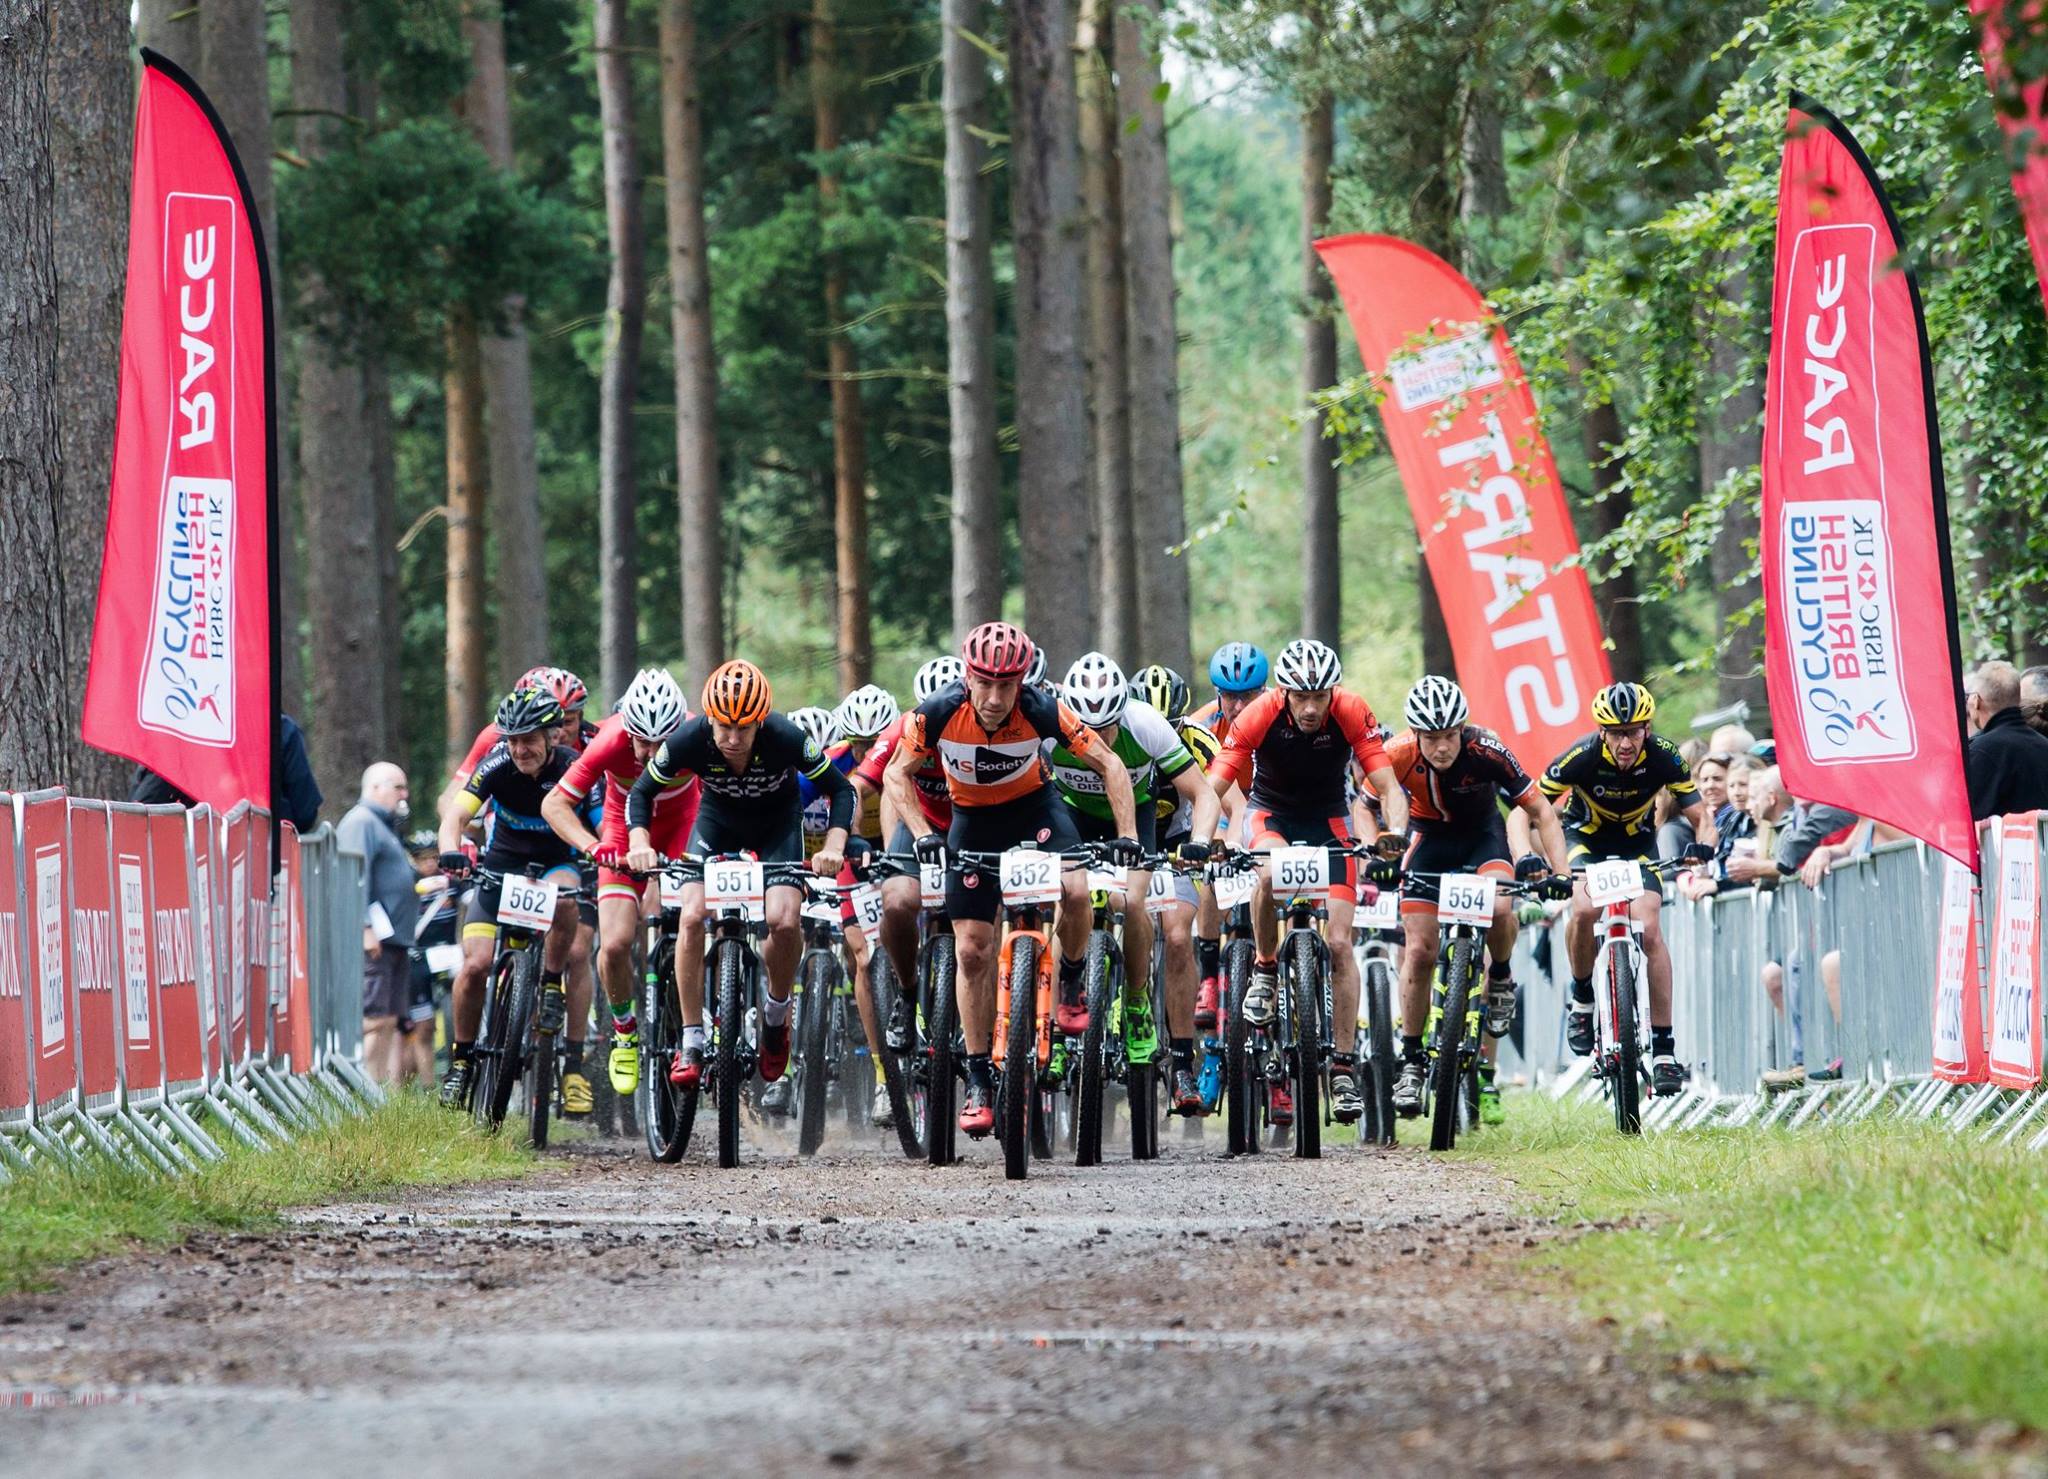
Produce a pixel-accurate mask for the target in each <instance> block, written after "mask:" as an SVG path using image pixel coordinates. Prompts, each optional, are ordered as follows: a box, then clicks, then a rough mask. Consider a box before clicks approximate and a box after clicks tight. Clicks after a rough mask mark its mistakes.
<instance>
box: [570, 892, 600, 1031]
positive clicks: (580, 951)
mask: <svg viewBox="0 0 2048 1479" xmlns="http://www.w3.org/2000/svg"><path fill="white" fill-rule="evenodd" d="M596 934H597V932H596V931H595V930H594V929H593V928H592V927H591V926H590V925H587V924H584V923H583V922H582V921H581V919H580V918H579V919H578V921H577V925H576V934H575V938H574V939H572V940H571V941H570V943H569V960H568V965H567V968H566V970H565V972H564V975H563V983H564V985H565V986H566V988H567V990H568V993H569V1029H568V1032H567V1033H566V1034H565V1036H567V1037H568V1039H569V1046H570V1048H571V1049H572V1050H573V1049H580V1048H581V1047H582V1046H583V1039H584V1036H585V1034H586V1033H587V1032H588V1031H589V1030H590V998H591V997H592V996H593V995H594V994H595V992H594V989H593V986H592V971H591V957H592V955H594V954H595V953H596V952H595V951H594V950H593V949H592V948H591V947H592V946H593V945H594V944H595V943H596ZM570 1056H571V1057H576V1056H578V1054H577V1053H575V1052H573V1051H572V1053H571V1055H570Z"/></svg>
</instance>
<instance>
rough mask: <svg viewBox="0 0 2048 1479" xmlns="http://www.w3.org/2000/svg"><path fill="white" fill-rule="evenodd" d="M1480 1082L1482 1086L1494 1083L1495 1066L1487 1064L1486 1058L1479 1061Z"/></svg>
mask: <svg viewBox="0 0 2048 1479" xmlns="http://www.w3.org/2000/svg"><path fill="white" fill-rule="evenodd" d="M1479 1082H1480V1083H1481V1084H1490V1083H1492V1082H1493V1065H1492V1064H1491V1063H1489V1062H1487V1061H1486V1060H1485V1059H1484V1058H1481V1059H1480V1060H1479Z"/></svg>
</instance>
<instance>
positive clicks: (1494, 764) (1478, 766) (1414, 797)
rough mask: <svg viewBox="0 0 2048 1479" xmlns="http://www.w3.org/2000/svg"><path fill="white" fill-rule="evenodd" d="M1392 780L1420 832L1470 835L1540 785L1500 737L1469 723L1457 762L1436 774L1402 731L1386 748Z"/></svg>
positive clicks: (1408, 734)
mask: <svg viewBox="0 0 2048 1479" xmlns="http://www.w3.org/2000/svg"><path fill="white" fill-rule="evenodd" d="M1387 759H1388V760H1389V761H1391V762H1392V763H1393V767H1394V778H1395V779H1396V780H1398V781H1399V782H1400V783H1401V789H1403V790H1404V791H1406V792H1407V793H1408V820H1409V821H1410V822H1411V823H1412V824H1413V826H1414V828H1415V830H1416V831H1418V832H1425V833H1427V832H1469V831H1473V830H1475V829H1477V828H1480V827H1490V826H1492V825H1493V824H1494V822H1496V821H1498V820H1499V818H1500V803H1501V802H1503V801H1505V802H1507V803H1508V804H1509V805H1511V806H1512V805H1513V804H1514V803H1516V802H1518V801H1521V800H1523V799H1525V798H1526V797H1528V796H1529V795H1531V794H1532V793H1533V792H1534V790H1535V786H1536V783H1535V782H1534V781H1532V780H1530V779H1529V772H1528V771H1526V770H1524V769H1522V763H1521V762H1520V761H1519V760H1517V759H1515V757H1514V755H1513V753H1512V752H1510V751H1509V749H1508V747H1507V746H1506V745H1504V744H1502V743H1501V742H1500V736H1499V735H1497V734H1495V733H1494V732H1493V731H1492V730H1490V729H1482V728H1480V727H1479V726H1478V725H1476V724H1467V725H1466V726H1465V729H1464V735H1463V741H1462V743H1461V744H1460V745H1459V746H1458V758H1457V759H1456V760H1453V761H1452V762H1451V768H1450V769H1449V770H1438V769H1436V768H1435V767H1434V766H1432V765H1431V764H1430V763H1429V762H1428V761H1427V760H1425V759H1423V758H1422V745H1421V742H1420V741H1418V740H1417V739H1416V737H1415V731H1414V730H1412V729H1404V730H1402V731H1401V732H1400V733H1399V734H1397V735H1395V736H1394V737H1393V739H1391V740H1390V741H1388V743H1387Z"/></svg>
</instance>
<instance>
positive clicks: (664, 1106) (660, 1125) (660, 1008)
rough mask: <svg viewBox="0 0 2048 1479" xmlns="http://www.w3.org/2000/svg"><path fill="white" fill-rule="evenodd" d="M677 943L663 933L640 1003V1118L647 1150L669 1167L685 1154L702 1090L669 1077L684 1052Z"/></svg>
mask: <svg viewBox="0 0 2048 1479" xmlns="http://www.w3.org/2000/svg"><path fill="white" fill-rule="evenodd" d="M675 944H676V942H675V936H673V935H667V934H664V935H663V936H661V938H660V941H659V943H658V945H657V948H658V949H660V950H662V951H663V952H664V958H663V959H662V961H661V962H660V963H659V964H658V965H657V967H656V969H655V973H654V982H653V988H652V989H651V990H648V989H647V988H646V987H645V985H644V984H643V987H642V997H641V1002H640V1094H641V1097H642V1099H643V1100H644V1102H643V1104H642V1105H641V1110H640V1119H641V1122H642V1124H643V1125H644V1126H645V1127H646V1131H647V1154H648V1155H649V1156H650V1157H652V1158H653V1159H654V1160H656V1161H659V1162H661V1163H662V1164H664V1165H674V1164H675V1163H676V1162H677V1161H679V1160H681V1159H682V1158H683V1152H684V1151H685V1150H687V1149H688V1148H689V1145H690V1129H691V1127H692V1126H693V1125H694V1124H695V1123H696V1120H697V1091H696V1090H695V1089H679V1088H677V1087H676V1086H675V1085H674V1084H672V1083H670V1082H669V1081H668V1071H669V1066H670V1065H671V1064H672V1063H674V1062H675V1060H676V1059H677V1058H678V1057H679V1056H681V1054H682V1051H683V1012H682V1005H681V1003H680V1002H679V1001H678V1000H677V997H676V968H675V962H676V952H675Z"/></svg>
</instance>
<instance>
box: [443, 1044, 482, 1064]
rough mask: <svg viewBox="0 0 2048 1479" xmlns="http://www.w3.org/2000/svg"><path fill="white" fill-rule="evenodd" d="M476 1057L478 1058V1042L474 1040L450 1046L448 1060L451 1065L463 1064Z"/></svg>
mask: <svg viewBox="0 0 2048 1479" xmlns="http://www.w3.org/2000/svg"><path fill="white" fill-rule="evenodd" d="M474 1056H476V1042H475V1040H474V1039H471V1040H470V1041H469V1042H457V1043H450V1044H449V1046H448V1059H449V1061H450V1062H451V1063H462V1062H465V1061H467V1060H468V1059H470V1058H472V1057H474Z"/></svg>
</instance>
